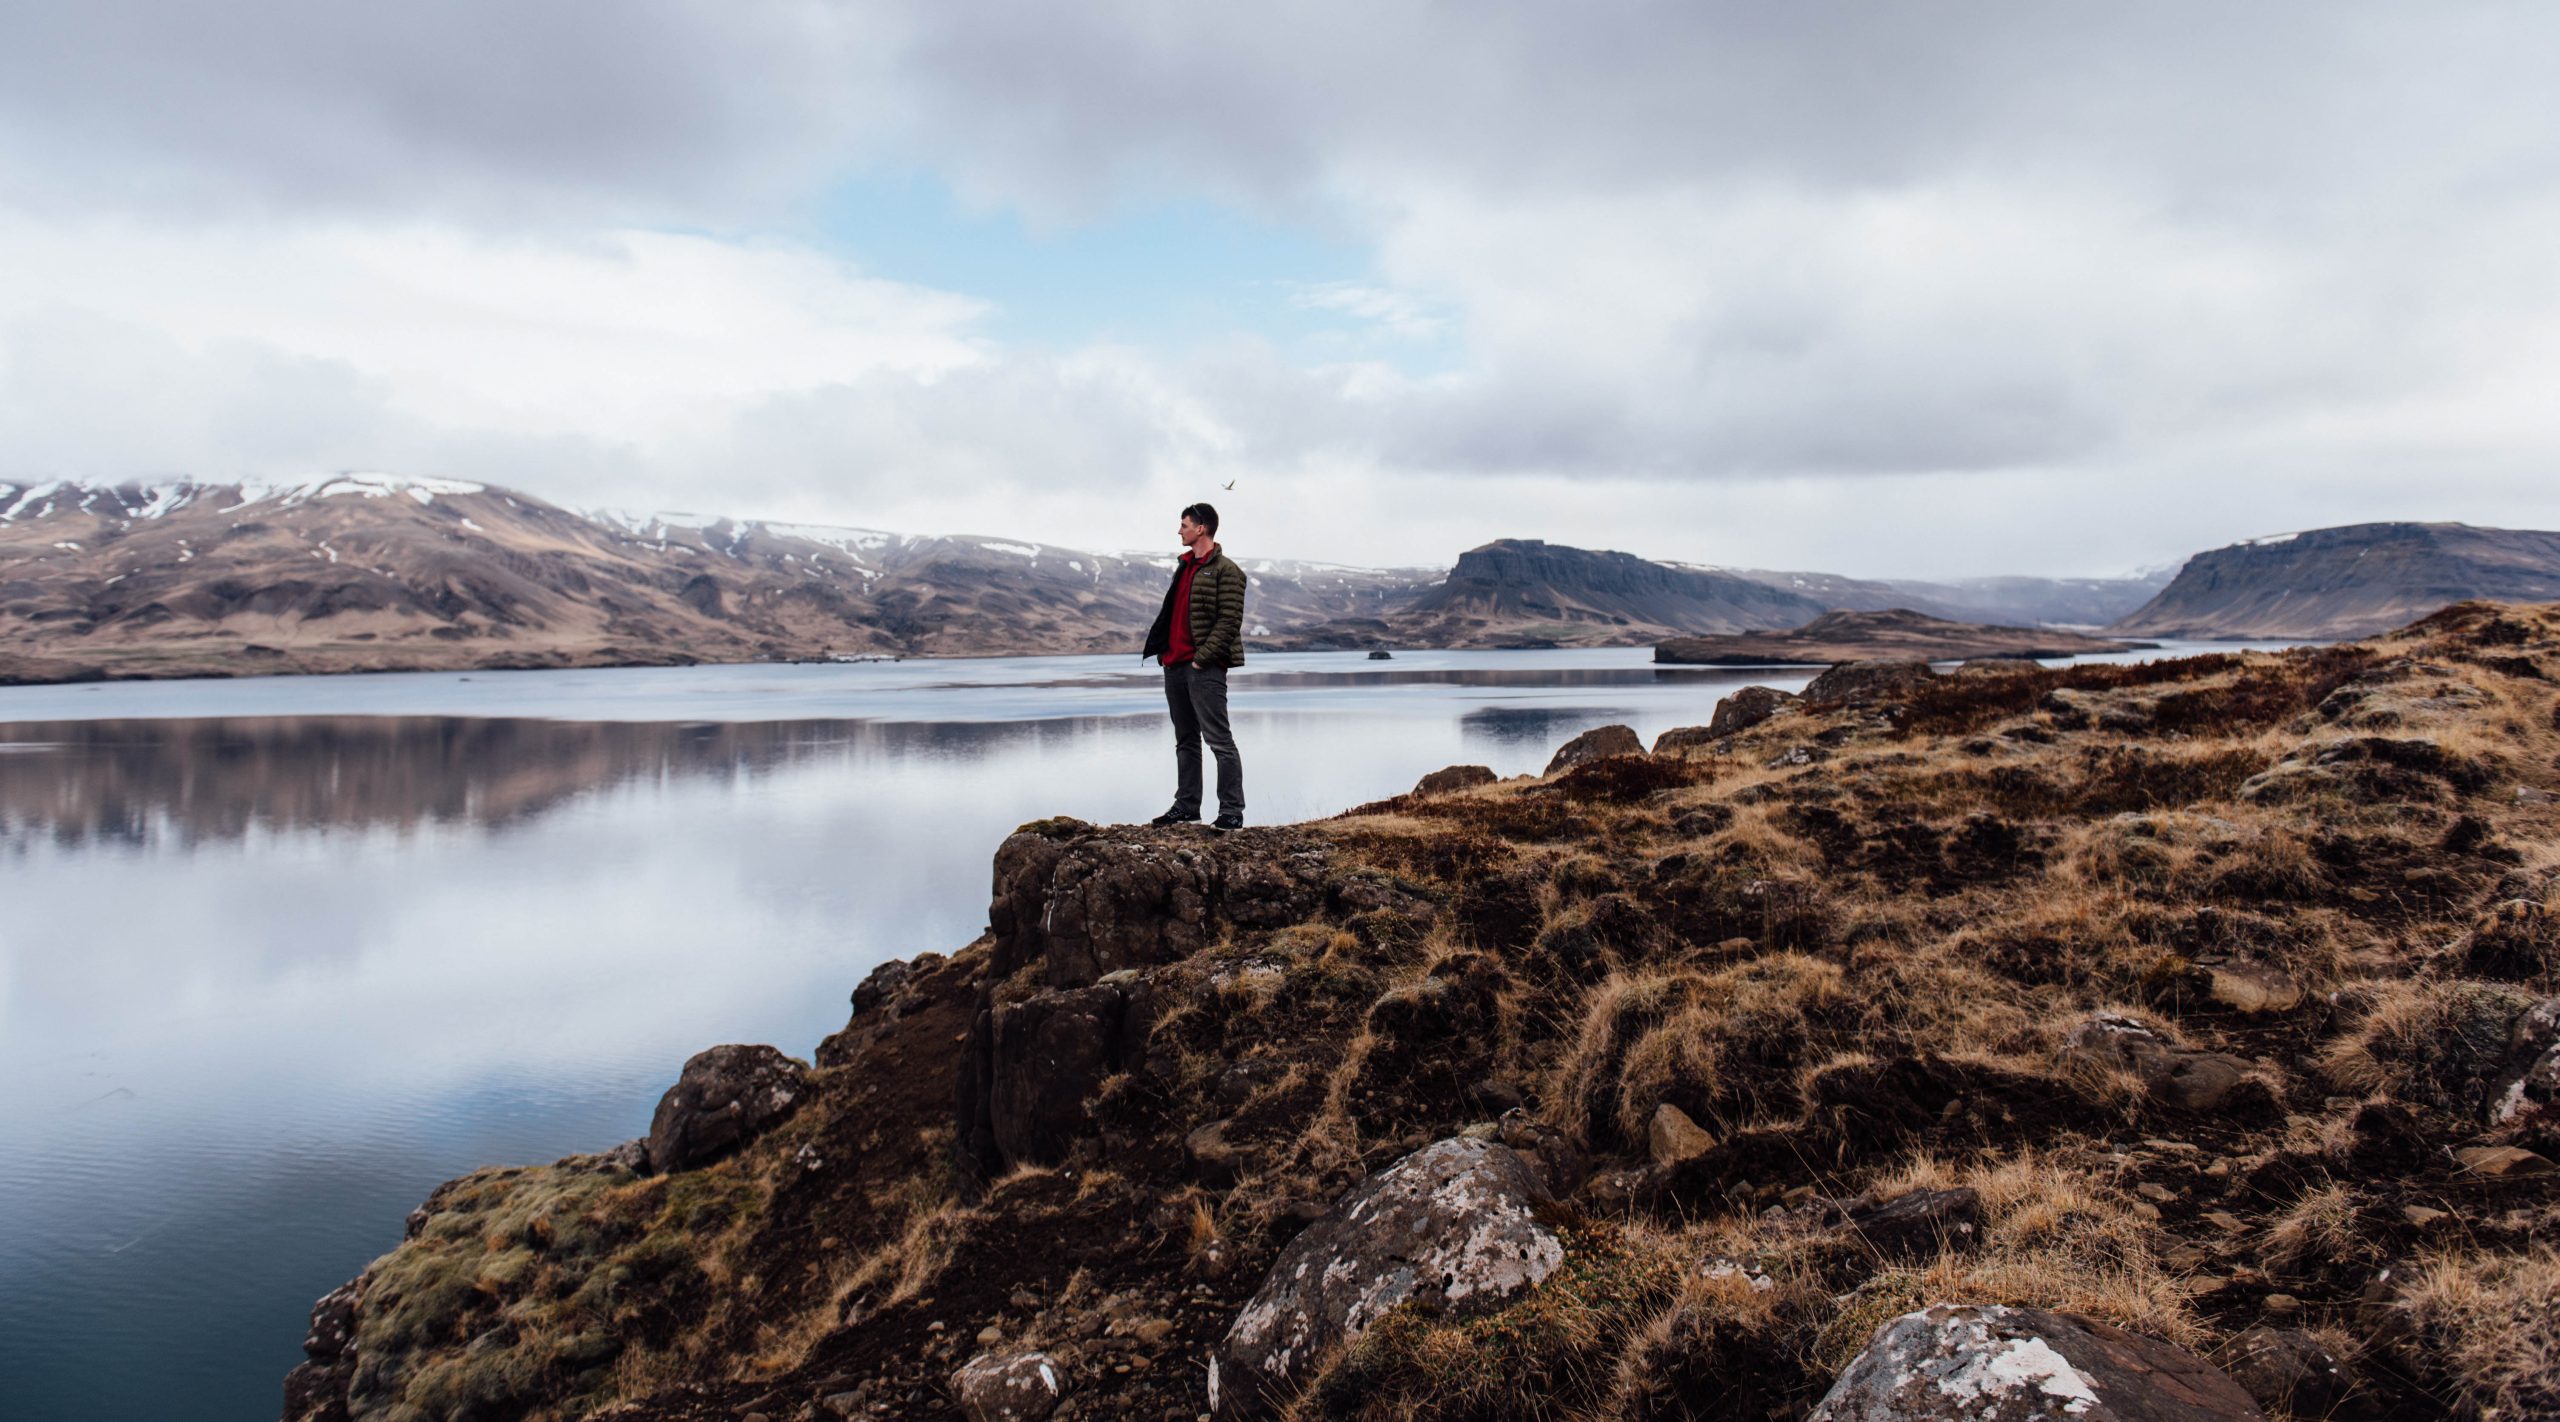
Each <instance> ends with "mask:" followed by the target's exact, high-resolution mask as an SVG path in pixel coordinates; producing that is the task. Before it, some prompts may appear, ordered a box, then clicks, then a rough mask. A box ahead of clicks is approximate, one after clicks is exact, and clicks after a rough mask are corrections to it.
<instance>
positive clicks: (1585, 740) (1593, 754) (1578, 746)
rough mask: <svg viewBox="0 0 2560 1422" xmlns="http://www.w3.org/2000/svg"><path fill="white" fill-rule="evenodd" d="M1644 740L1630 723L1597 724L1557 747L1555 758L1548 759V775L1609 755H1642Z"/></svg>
mask: <svg viewBox="0 0 2560 1422" xmlns="http://www.w3.org/2000/svg"><path fill="white" fill-rule="evenodd" d="M1642 754H1644V742H1643V741H1642V740H1640V739H1639V738H1638V737H1637V736H1636V733H1635V728H1633V727H1631V726H1594V727H1592V728H1591V729H1590V730H1588V731H1585V732H1583V733H1582V734H1581V735H1578V736H1576V737H1574V738H1573V739H1572V740H1569V741H1567V742H1565V743H1564V744H1563V745H1561V746H1559V747H1557V748H1556V753H1555V757H1554V759H1552V760H1549V761H1548V762H1547V771H1546V773H1547V774H1549V775H1553V774H1555V773H1556V772H1557V771H1559V770H1571V769H1573V768H1574V767H1575V766H1577V765H1584V764H1588V763H1589V762H1591V761H1595V760H1598V759H1600V758H1601V757H1602V756H1608V755H1642Z"/></svg>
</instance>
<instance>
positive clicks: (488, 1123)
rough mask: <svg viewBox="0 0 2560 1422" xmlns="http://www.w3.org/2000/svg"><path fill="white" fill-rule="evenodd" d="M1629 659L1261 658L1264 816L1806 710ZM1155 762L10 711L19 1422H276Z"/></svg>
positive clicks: (902, 679)
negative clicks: (1763, 714) (1735, 717)
mask: <svg viewBox="0 0 2560 1422" xmlns="http://www.w3.org/2000/svg"><path fill="white" fill-rule="evenodd" d="M1649 655H1650V654H1649V652H1647V651H1645V650H1643V649H1624V650H1608V651H1573V652H1479V653H1454V652H1452V653H1408V654H1400V655H1399V656H1398V657H1397V659H1396V660H1394V661H1392V662H1370V661H1367V660H1366V659H1365V658H1363V657H1362V656H1361V655H1359V654H1357V653H1342V654H1335V653H1317V654H1304V655H1296V656H1270V657H1258V658H1256V659H1255V661H1254V663H1253V664H1252V665H1251V666H1249V667H1247V668H1245V669H1244V670H1243V671H1242V672H1240V673H1238V674H1237V677H1236V680H1235V682H1234V685H1233V705H1234V710H1235V713H1236V724H1237V734H1238V738H1239V739H1240V741H1241V742H1242V743H1243V746H1244V751H1245V758H1246V760H1245V767H1246V786H1247V793H1248V798H1249V801H1250V804H1251V811H1250V818H1251V819H1252V821H1253V822H1255V823H1259V824H1270V823H1276V822H1280V821H1285V820H1296V819H1305V818H1309V817H1313V816H1319V815H1326V814H1331V813H1334V812H1335V811H1338V810H1340V809H1343V808H1345V807H1347V806H1349V805H1352V804H1356V803H1358V802H1361V801H1363V800H1370V799H1376V798H1379V797H1381V796H1385V795H1389V794H1393V793H1396V792H1398V791H1401V790H1404V789H1406V788H1408V787H1410V786H1411V785H1412V783H1413V781H1414V780H1415V779H1416V778H1417V777H1419V776H1420V775H1421V774H1423V773H1424V772H1426V771H1429V770H1433V769H1436V768H1438V767H1440V766H1443V765H1448V764H1452V763H1456V762H1461V761H1473V762H1479V763H1482V764H1486V765H1490V766H1492V767H1493V768H1494V769H1495V770H1496V771H1498V772H1500V773H1503V774H1506V775H1507V774H1514V773H1518V772H1522V771H1534V770H1537V769H1539V768H1541V767H1542V766H1543V765H1544V764H1545V762H1546V759H1547V757H1548V755H1549V754H1550V753H1552V751H1553V750H1554V748H1555V747H1556V746H1557V745H1558V744H1560V743H1561V742H1562V741H1564V740H1565V739H1566V738H1567V737H1569V736H1571V735H1573V734H1575V733H1577V732H1579V731H1582V730H1584V729H1587V728H1589V727H1591V726H1595V725H1602V724H1606V723H1608V722H1612V721H1624V722H1627V723H1629V724H1631V725H1633V726H1634V727H1635V728H1636V729H1637V731H1639V732H1640V733H1642V734H1643V735H1644V736H1645V737H1646V738H1647V739H1648V740H1650V739H1651V737H1652V736H1653V735H1654V734H1655V733H1657V732H1659V731H1661V730H1664V729H1667V728H1669V727H1672V726H1678V725H1693V724H1697V723H1699V722H1702V721H1704V720H1705V719H1706V718H1707V716H1708V714H1709V712H1710V711H1711V710H1712V708H1713V706H1714V704H1715V701H1716V699H1717V698H1718V697H1719V696H1721V695H1723V694H1724V693H1725V692H1727V691H1729V690H1731V689H1732V688H1734V687H1736V686H1740V685H1745V684H1749V683H1752V682H1758V683H1761V684H1765V685H1772V686H1782V687H1789V688H1792V687H1796V686H1800V685H1802V683H1803V681H1804V680H1805V676H1804V674H1803V673H1800V672H1796V673H1789V672H1780V673H1770V674H1762V673H1736V672H1729V671H1720V670H1709V669H1667V668H1666V669H1660V670H1657V669H1656V668H1654V667H1653V666H1652V665H1651V663H1650V662H1649V661H1648V660H1647V658H1648V657H1649ZM2152 655H2160V654H2158V653H2154V654H2152ZM1170 746H1171V732H1170V731H1169V730H1168V729H1167V727H1166V724H1165V720H1164V714H1163V702H1162V696H1161V691H1160V688H1159V684H1158V681H1157V678H1156V675H1155V674H1154V673H1153V672H1151V671H1148V670H1146V669H1144V668H1143V667H1141V666H1140V664H1138V663H1137V662H1136V661H1135V660H1134V659H1123V658H1087V657H1077V658H1009V659H995V660H986V661H966V662H905V663H882V664H868V665H857V666H829V667H716V668H713V667H706V668H681V669H645V670H642V669H634V670H616V671H591V672H516V673H476V674H472V675H468V676H457V675H450V674H431V675H430V674H421V675H397V676H365V677H332V678H273V679H265V680H257V681H242V682H209V683H152V684H142V685H129V686H126V685H119V686H103V687H100V686H90V687H30V688H14V689H0V1082H5V1083H6V1089H5V1090H0V1419H6V1422H37V1420H38V1419H47V1420H48V1422H49V1419H57V1418H60V1419H73V1418H78V1419H97V1420H101V1422H102V1420H103V1419H126V1418H131V1419H154V1420H155V1422H158V1419H171V1418H186V1419H195V1418H206V1419H267V1418H272V1417H274V1416H275V1415H276V1413H277V1410H278V1405H279V1400H280V1395H281V1394H280V1383H281V1380H282V1378H283V1375H284V1373H285V1370H286V1369H288V1368H290V1367H291V1366H292V1365H293V1364H294V1363H295V1362H297V1361H298V1360H299V1358H300V1350H299V1346H298V1345H299V1342H300V1339H301V1336H302V1329H303V1326H304V1323H305V1320H306V1318H307V1316H308V1312H309V1309H310V1306H311V1302H312V1300H313V1299H315V1298H317V1297H318V1296H319V1295H320V1294H321V1293H323V1292H325V1291H326V1290H328V1289H329V1288H331V1287H333V1286H335V1285H336V1284H338V1283H340V1282H342V1281H344V1280H345V1279H347V1278H348V1277H350V1276H352V1275H353V1274H354V1273H356V1272H357V1271H358V1270H359V1269H361V1268H362V1267H363V1266H364V1264H365V1262H366V1261H367V1260H369V1259H371V1258H372V1257H373V1256H375V1255H376V1254H379V1253H381V1252H382V1251H384V1250H386V1249H388V1248H390V1247H391V1246H392V1245H393V1244H394V1243H396V1242H397V1241H398V1239H399V1234H400V1222H401V1218H402V1216H403V1215H405V1214H406V1213H407V1211H408V1210H409V1209H410V1208H411V1207H412V1206H414V1205H415V1204H416V1203H417V1202H418V1201H419V1200H420V1199H421V1198H423V1197H424V1196H425V1195H426V1193H427V1191H428V1190H429V1189H430V1188H431V1187H432V1186H434V1185H435V1184H436V1183H437V1182H438V1181H441V1180H444V1179H447V1178H449V1177H451V1176H454V1175H457V1174H460V1173H462V1172H464V1171H466V1170H469V1169H471V1168H472V1167H474V1166H478V1165H483V1164H489V1163H496V1162H519V1161H539V1160H549V1159H552V1158H555V1157H557V1156H560V1155H563V1154H567V1153H570V1152H574V1151H587V1150H597V1149H602V1148H604V1147H607V1146H610V1145H613V1144H614V1143H616V1142H619V1141H622V1140H627V1139H629V1138H631V1137H633V1136H636V1135H638V1134H640V1133H642V1132H643V1131H645V1130H646V1129H647V1126H648V1120H649V1114H650V1112H651V1110H652V1109H653V1108H654V1107H655V1105H656V1102H657V1098H658V1095H659V1093H660V1092H662V1091H663V1090H665V1088H666V1087H667V1085H668V1084H669V1083H670V1082H672V1081H673V1080H674V1077H675V1073H676V1070H677V1068H678V1067H679V1066H680V1065H681V1064H682V1063H683V1061H684V1059H685V1058H686V1057H687V1056H688V1055H690V1054H692V1053H693V1052H695V1051H698V1050H700V1049H701V1048H703V1047H706V1046H709V1045H712V1044H713V1043H717V1042H737V1041H746V1042H771V1043H774V1044H776V1045H778V1046H780V1047H782V1048H783V1049H784V1050H786V1051H789V1052H792V1053H793V1054H795V1055H799V1056H803V1057H805V1056H806V1055H807V1054H808V1053H809V1051H810V1050H811V1049H812V1048H813V1047H815V1046H816V1044H817V1042H818V1040H819V1038H821V1037H822V1036H824V1035H825V1034H826V1033H828V1032H830V1031H832V1030H834V1029H835V1028H837V1027H840V1026H842V1025H843V1023H844V1019H845V1015H846V1002H845V998H846V994H847V992H848V991H849V990H850V989H851V988H852V986H853V985H854V984H855V983H856V982H858V981H859V980H860V979H861V977H862V975H863V974H864V973H865V972H866V971H868V970H869V969H870V968H871V967H872V965H874V964H876V963H878V962H880V961H882V960H883V959H886V958H890V957H903V956H907V955H910V954H913V953H917V952H922V951H925V950H929V949H930V950H938V951H949V950H951V949H954V948H957V947H959V946H960V945H962V944H964V943H966V942H968V941H969V940H970V939H971V938H973V937H975V936H976V934H977V933H978V932H979V930H980V929H981V927H982V926H983V924H984V921H985V911H986V898H987V883H988V864H989V858H990V856H991V855H992V853H993V852H994V849H995V846H996V844H997V842H998V841H999V840H1000V839H1001V838H1002V837H1003V835H1004V834H1005V833H1006V831H1008V830H1009V829H1011V828H1012V827H1013V826H1014V825H1016V824H1019V823H1021V822H1023V821H1025V820H1029V819H1034V818H1038V817H1041V816H1044V815H1052V814H1072V815H1078V816H1081V817H1084V818H1087V819H1093V820H1100V821H1113V820H1131V819H1143V818H1145V817H1147V816H1149V815H1152V814H1154V813H1155V812H1156V811H1158V810H1160V809H1162V808H1163V807H1164V804H1165V802H1166V800H1167V799H1168V798H1169V796H1170V790H1171V784H1172V772H1171V766H1170V764H1169V763H1168V762H1169V760H1170V756H1169V750H1170Z"/></svg>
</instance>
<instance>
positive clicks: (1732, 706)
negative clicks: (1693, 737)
mask: <svg viewBox="0 0 2560 1422" xmlns="http://www.w3.org/2000/svg"><path fill="white" fill-rule="evenodd" d="M1803 699H1804V698H1803V697H1800V696H1798V695H1796V694H1795V693H1794V692H1791V691H1779V690H1777V689H1776V688H1774V687H1767V686H1746V687H1744V688H1742V689H1741V690H1740V691H1737V692H1735V693H1733V694H1732V695H1731V696H1728V697H1726V698H1725V699H1724V700H1722V701H1719V702H1717V703H1716V714H1715V715H1714V716H1712V717H1710V718H1709V719H1708V721H1707V735H1708V736H1709V737H1711V738H1714V739H1717V740H1722V739H1723V738H1724V737H1726V736H1731V735H1738V734H1740V733H1742V732H1744V731H1747V730H1750V729H1751V728H1752V727H1754V726H1757V725H1759V724H1760V723H1761V722H1763V721H1766V720H1768V719H1769V718H1770V717H1772V716H1775V715H1777V714H1778V713H1779V712H1781V711H1784V710H1786V709H1787V708H1788V707H1790V706H1793V705H1795V704H1796V703H1797V702H1798V701H1801V700H1803Z"/></svg>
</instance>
